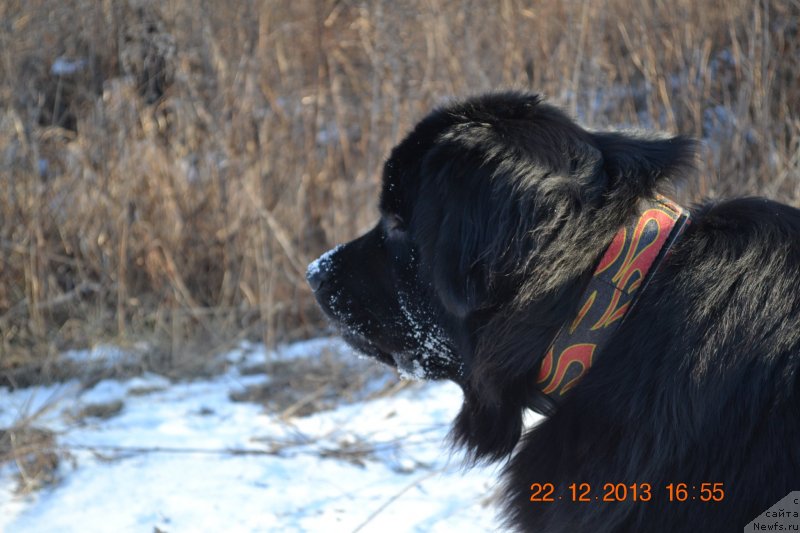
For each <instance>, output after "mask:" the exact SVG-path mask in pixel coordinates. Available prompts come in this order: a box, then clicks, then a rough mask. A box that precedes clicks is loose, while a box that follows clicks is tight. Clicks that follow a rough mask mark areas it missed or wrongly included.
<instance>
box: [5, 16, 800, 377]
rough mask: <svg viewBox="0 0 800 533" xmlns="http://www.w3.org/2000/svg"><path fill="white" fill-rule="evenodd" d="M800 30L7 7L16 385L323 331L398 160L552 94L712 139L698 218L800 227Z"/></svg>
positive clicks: (580, 108) (718, 21) (9, 299)
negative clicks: (422, 133)
mask: <svg viewBox="0 0 800 533" xmlns="http://www.w3.org/2000/svg"><path fill="white" fill-rule="evenodd" d="M798 19H800V4H798V3H797V1H796V0H775V1H771V2H761V1H758V2H752V1H745V0H699V1H694V0H692V1H689V0H676V1H673V2H664V1H661V0H646V1H644V2H633V1H631V0H607V1H604V2H589V1H583V2H578V1H571V0H570V1H563V2H549V1H547V2H545V1H540V2H521V1H518V0H499V1H494V0H491V1H490V0H486V1H480V0H455V1H444V0H426V1H408V2H390V1H385V0H379V1H375V2H354V1H349V0H295V1H291V2H290V1H286V2H265V1H256V0H228V1H225V2H209V1H207V0H206V1H201V2H189V1H187V0H167V1H164V2H155V1H143V0H127V1H124V0H120V1H119V2H117V1H111V0H104V1H95V0H5V1H4V2H2V3H0V336H1V337H2V338H0V372H2V373H4V374H5V375H9V373H10V372H12V369H14V368H16V367H24V366H26V365H29V364H31V362H32V361H34V360H38V361H39V364H41V360H42V359H49V358H52V357H54V356H55V355H57V354H58V353H59V352H60V351H61V350H62V349H64V348H65V347H67V346H71V345H82V344H83V345H85V344H89V343H91V342H92V341H93V340H97V339H113V340H114V341H115V342H117V343H122V344H124V343H125V342H126V341H127V340H128V339H141V338H147V339H151V340H152V341H153V344H154V345H155V346H158V347H160V348H161V352H160V353H163V354H164V357H163V360H161V362H160V364H163V365H167V366H169V365H175V364H180V354H182V353H191V351H192V350H189V349H190V348H193V347H208V346H215V345H216V346H218V345H219V344H220V343H222V342H225V341H228V340H230V339H232V338H237V337H242V336H256V337H260V338H263V340H264V341H266V342H267V343H271V342H274V341H275V340H279V339H288V338H294V337H300V336H304V335H308V334H310V333H311V332H313V331H315V330H316V329H317V328H319V327H320V317H319V315H318V314H317V313H316V310H315V307H314V305H313V302H312V299H311V297H310V294H309V291H308V290H307V288H306V286H305V283H304V282H303V273H304V269H305V265H306V263H307V262H308V261H309V260H310V259H313V258H314V257H315V256H316V255H317V254H319V253H320V252H321V251H323V250H324V249H326V247H328V246H330V245H331V244H333V243H336V242H339V241H342V240H345V239H347V238H349V237H351V236H353V235H354V234H356V233H357V232H358V231H359V230H361V229H364V228H365V227H367V226H368V225H369V224H370V223H371V222H372V221H373V220H374V219H375V217H376V210H375V208H374V199H375V193H376V188H377V183H378V178H379V174H380V168H381V164H382V160H383V158H384V157H385V156H386V154H387V151H388V150H389V149H390V147H391V146H392V145H393V144H394V143H396V142H397V141H398V139H399V138H400V137H401V136H402V135H403V134H404V132H405V131H407V129H408V128H409V127H410V125H412V124H413V123H414V121H415V120H417V119H418V118H419V117H421V116H422V115H423V114H424V113H425V112H426V111H427V110H429V108H430V107H431V106H433V105H436V104H437V103H439V102H441V101H442V100H443V99H444V98H447V97H451V96H459V95H466V94H473V93H476V92H480V91H485V90H491V89H498V88H517V89H531V90H535V91H538V92H541V93H543V94H545V95H546V96H548V97H549V99H550V100H551V101H552V102H555V103H557V104H560V105H563V106H565V107H566V108H567V109H569V110H570V111H571V112H572V113H573V114H575V115H577V116H578V117H579V119H580V120H581V121H582V122H583V123H585V124H587V125H589V126H596V127H604V126H618V127H644V128H648V129H659V130H666V131H671V132H682V133H686V134H690V135H694V136H697V137H701V138H704V139H706V140H707V141H708V146H709V149H708V151H707V153H706V154H704V157H703V158H702V161H701V176H700V178H699V179H698V180H696V181H693V182H690V183H689V186H688V188H686V189H685V190H682V191H679V194H680V196H681V197H682V199H683V200H687V199H689V198H690V197H693V196H696V195H698V194H712V195H728V194H733V193H737V194H738V193H759V194H765V195H768V196H771V197H775V198H778V199H781V200H783V201H788V202H797V201H798V199H800V182H798V168H799V167H800V161H799V159H800V148H798V142H799V141H800V115H799V114H798V109H800V81H798V72H800V44H798V43H800V38H799V37H800V36H798ZM192 340H193V341H192ZM192 342H194V344H192Z"/></svg>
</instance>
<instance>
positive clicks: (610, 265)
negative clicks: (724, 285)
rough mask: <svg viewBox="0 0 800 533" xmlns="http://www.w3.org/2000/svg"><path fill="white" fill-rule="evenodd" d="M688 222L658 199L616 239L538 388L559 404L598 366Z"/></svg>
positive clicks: (554, 347)
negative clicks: (603, 354) (597, 363)
mask: <svg viewBox="0 0 800 533" xmlns="http://www.w3.org/2000/svg"><path fill="white" fill-rule="evenodd" d="M688 223H689V214H688V211H686V210H685V209H683V208H681V207H680V206H679V205H677V204H676V203H674V202H672V201H670V200H668V199H667V198H664V197H662V196H658V197H656V198H655V199H654V200H649V201H647V202H646V203H645V206H644V208H643V209H642V211H641V212H640V214H639V216H638V217H637V218H635V219H634V220H632V221H631V222H630V223H629V224H628V225H626V226H623V227H622V228H620V230H619V231H618V232H617V234H616V235H615V236H614V239H613V240H612V241H611V244H610V245H609V246H608V248H607V249H606V251H605V253H604V254H603V256H602V258H601V259H600V263H599V264H598V265H597V267H596V268H595V271H594V275H593V276H592V278H591V280H590V281H589V284H588V285H587V287H586V290H585V291H584V292H583V294H582V296H581V297H580V300H579V302H581V303H580V306H579V307H578V309H579V311H578V313H577V315H576V316H575V318H574V319H573V320H572V322H570V323H565V324H564V325H563V326H562V327H561V329H560V330H559V332H558V333H557V334H556V336H555V339H554V340H553V342H552V343H551V345H550V347H549V348H548V350H547V354H546V355H545V357H544V359H543V360H542V364H541V367H540V369H539V375H538V377H537V385H538V387H539V389H540V390H541V391H542V392H543V393H544V394H545V395H546V396H547V397H548V398H549V399H550V400H552V401H553V402H554V403H555V404H556V405H557V404H558V403H559V402H560V401H561V400H562V399H563V398H564V396H565V395H566V394H567V393H568V392H569V390H570V389H572V388H573V387H574V386H575V385H576V384H577V383H578V381H580V379H581V378H582V377H583V376H584V375H585V374H586V372H587V371H588V370H589V367H591V366H592V363H593V362H594V361H595V359H596V358H597V357H598V355H599V354H600V353H601V352H602V350H603V348H604V346H605V344H606V343H607V342H608V340H609V339H610V338H611V336H612V335H613V334H614V332H615V331H616V330H617V328H619V326H620V325H621V324H622V322H623V321H624V320H625V316H626V315H627V314H628V313H629V312H630V310H631V308H632V307H633V306H634V304H635V303H636V300H637V297H638V295H639V294H640V293H641V292H642V291H643V290H644V289H645V287H646V286H647V284H648V283H649V281H650V280H651V279H652V276H653V273H654V272H655V271H656V270H657V269H658V266H659V264H660V263H661V262H662V261H663V259H664V258H665V257H666V256H667V254H668V253H669V251H670V249H671V248H672V245H673V244H674V243H675V241H676V240H677V239H678V238H679V237H680V235H681V233H683V230H684V229H685V228H686V225H687V224H688Z"/></svg>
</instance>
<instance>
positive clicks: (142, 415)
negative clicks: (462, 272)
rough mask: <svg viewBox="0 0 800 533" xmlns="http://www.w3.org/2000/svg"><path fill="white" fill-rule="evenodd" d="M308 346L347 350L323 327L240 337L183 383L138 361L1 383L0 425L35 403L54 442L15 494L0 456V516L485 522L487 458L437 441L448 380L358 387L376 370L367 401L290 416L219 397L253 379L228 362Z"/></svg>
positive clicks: (52, 521)
mask: <svg viewBox="0 0 800 533" xmlns="http://www.w3.org/2000/svg"><path fill="white" fill-rule="evenodd" d="M322 350H327V351H328V352H329V353H330V352H334V353H335V354H337V355H336V356H337V357H338V356H340V357H342V358H354V357H355V355H354V354H352V353H350V351H349V349H347V348H346V347H345V346H344V345H343V344H342V343H341V342H339V341H336V340H325V339H322V340H316V341H308V342H305V343H299V344H295V345H291V346H288V347H286V348H284V349H282V350H279V351H278V352H277V353H269V354H268V353H266V352H265V351H264V350H263V349H261V348H259V347H257V346H243V347H242V348H240V349H237V350H234V351H233V352H231V353H228V354H225V355H224V356H223V357H225V358H227V360H228V361H229V362H230V365H229V370H228V371H227V372H226V373H225V374H223V375H221V376H218V377H215V378H213V379H208V380H202V381H192V382H189V383H177V384H176V383H170V382H169V381H168V380H166V379H165V378H163V377H160V376H155V375H145V376H141V377H137V378H134V379H130V380H127V381H114V380H105V381H101V382H99V383H97V384H96V385H94V386H93V387H91V388H88V389H86V388H83V390H82V387H81V386H80V384H79V383H78V382H77V381H75V382H68V383H64V384H60V385H57V386H48V387H37V388H28V389H20V390H17V391H10V390H8V389H4V388H0V428H5V427H9V426H12V425H13V424H14V423H15V422H17V423H18V422H19V421H20V420H24V419H26V418H34V424H35V425H36V426H37V427H46V428H48V429H50V430H53V431H55V432H56V433H55V434H56V443H57V450H58V453H59V454H60V455H61V457H62V460H61V461H60V462H59V467H58V470H57V474H58V477H59V479H58V481H56V482H55V483H53V484H50V485H47V486H45V487H44V488H41V489H39V490H36V491H33V492H31V493H29V494H24V495H20V494H17V493H15V490H16V488H17V487H18V486H19V477H18V476H19V471H18V469H17V467H16V466H15V465H14V464H13V463H12V464H5V465H3V466H0V530H2V531H8V532H25V531H35V532H48V531H54V532H55V531H58V532H66V531H81V532H88V531H143V532H145V531H146V532H155V531H165V532H173V531H176V532H181V531H325V532H333V531H365V532H366V531H380V532H393V531H425V532H427V531H459V532H469V531H481V532H483V531H492V530H495V529H496V528H497V527H498V522H497V521H496V519H495V508H496V503H497V496H496V494H495V492H494V488H493V487H494V486H495V485H496V479H497V475H496V471H495V470H494V469H489V468H475V469H470V470H466V471H465V470H464V469H463V468H462V463H461V458H460V457H458V456H450V455H449V453H448V449H447V446H446V443H445V442H444V438H445V435H446V433H447V431H448V429H449V424H450V422H451V421H452V419H453V417H454V416H455V414H456V412H457V410H458V407H459V404H460V401H461V393H460V391H459V390H458V388H457V387H456V386H455V385H452V384H449V383H428V384H415V385H412V386H409V387H405V388H402V389H401V390H399V391H397V392H393V393H390V394H372V395H370V394H371V389H373V390H374V391H377V390H383V391H386V390H387V386H388V387H389V390H390V391H391V385H392V383H387V382H386V380H387V379H388V380H390V381H391V380H393V379H394V378H393V377H391V376H388V377H386V376H384V378H383V379H382V380H381V379H378V380H372V381H371V382H368V383H366V384H365V392H364V395H365V397H366V398H367V399H366V400H364V401H358V402H354V403H350V404H345V405H339V406H338V407H336V408H334V409H331V410H326V411H319V412H315V413H312V414H310V415H308V416H302V417H299V416H289V417H287V416H285V414H286V413H284V416H283V417H281V416H278V415H277V414H275V413H269V412H266V411H265V409H264V407H263V406H262V405H259V404H255V403H246V402H234V401H232V400H231V395H233V396H236V393H237V391H238V392H241V391H243V390H245V389H246V388H247V387H251V386H253V385H258V384H259V383H264V382H267V380H268V378H267V377H265V376H264V375H259V374H250V373H244V372H243V371H242V369H244V368H251V367H252V366H253V365H258V364H260V363H262V362H263V361H265V360H267V359H268V358H272V359H274V358H279V359H285V360H288V361H300V359H302V358H314V357H318V356H319V354H320V352H321V351H322ZM81 356H82V355H81V354H77V355H76V357H78V358H79V357H81ZM84 356H85V357H90V356H91V354H85V355H84ZM119 402H122V408H121V410H120V411H119V412H118V413H117V414H115V415H114V416H110V417H109V418H106V419H102V418H92V417H88V418H81V419H80V420H79V421H78V422H76V417H75V413H77V412H79V411H80V410H81V409H82V408H83V407H85V406H89V405H114V404H115V403H116V405H117V406H119Z"/></svg>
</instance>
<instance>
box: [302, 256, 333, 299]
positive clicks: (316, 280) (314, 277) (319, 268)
mask: <svg viewBox="0 0 800 533" xmlns="http://www.w3.org/2000/svg"><path fill="white" fill-rule="evenodd" d="M322 263H323V262H322V261H314V262H313V263H311V264H310V265H308V269H306V281H308V284H309V286H311V290H312V291H314V292H317V291H318V290H319V288H320V287H321V286H322V284H323V283H324V282H325V280H326V279H328V272H327V270H326V269H325V266H326V265H324V264H322Z"/></svg>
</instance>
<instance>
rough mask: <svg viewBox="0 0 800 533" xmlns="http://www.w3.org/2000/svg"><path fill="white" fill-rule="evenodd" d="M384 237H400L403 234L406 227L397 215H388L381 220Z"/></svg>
mask: <svg viewBox="0 0 800 533" xmlns="http://www.w3.org/2000/svg"><path fill="white" fill-rule="evenodd" d="M383 224H384V226H383V227H384V229H385V230H386V235H387V236H389V237H402V236H403V235H404V234H405V231H406V226H405V222H404V221H403V219H402V218H400V217H399V216H397V215H388V216H386V217H385V218H384V219H383Z"/></svg>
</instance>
